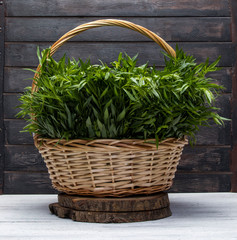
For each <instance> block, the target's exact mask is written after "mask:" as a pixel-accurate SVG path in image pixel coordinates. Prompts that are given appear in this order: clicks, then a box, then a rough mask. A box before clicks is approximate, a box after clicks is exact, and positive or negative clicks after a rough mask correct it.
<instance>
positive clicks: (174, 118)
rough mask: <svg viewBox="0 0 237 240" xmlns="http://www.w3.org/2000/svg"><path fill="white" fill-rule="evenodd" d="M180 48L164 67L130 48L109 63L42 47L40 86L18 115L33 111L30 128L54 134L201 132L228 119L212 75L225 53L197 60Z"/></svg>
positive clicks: (101, 135) (49, 135) (161, 135)
mask: <svg viewBox="0 0 237 240" xmlns="http://www.w3.org/2000/svg"><path fill="white" fill-rule="evenodd" d="M176 50H177V51H176V54H177V57H176V58H173V57H170V56H168V55H166V57H165V64H166V66H165V68H164V69H163V70H162V71H158V70H156V69H155V68H154V67H148V65H147V64H144V65H142V66H136V62H137V56H135V57H133V58H131V57H129V56H128V55H126V54H125V55H123V54H122V53H120V54H119V56H118V60H117V61H114V62H112V63H111V65H112V66H108V65H106V64H105V63H102V62H101V64H100V65H92V64H90V61H89V60H88V61H86V62H83V61H82V60H80V59H79V61H76V60H70V59H68V60H66V58H65V56H64V57H63V58H61V59H60V60H59V61H58V62H57V61H55V60H54V59H53V58H52V57H47V56H48V54H49V51H50V50H49V49H46V50H44V51H43V52H42V53H41V54H40V52H39V51H38V57H39V62H40V64H41V66H42V67H41V71H40V73H39V77H38V78H37V79H36V82H37V88H38V90H37V92H34V93H33V94H31V88H30V87H28V88H27V89H26V91H25V93H24V94H23V95H22V96H21V97H20V101H21V103H22V104H21V106H20V108H21V109H22V110H21V112H20V113H19V114H18V115H17V116H18V117H23V118H25V119H28V121H29V124H28V125H27V126H26V127H25V128H24V129H25V131H28V132H30V133H36V134H39V135H40V136H42V137H46V138H59V139H61V138H66V139H77V138H90V139H93V138H118V139H121V138H141V139H147V138H155V139H156V140H157V142H158V141H160V140H163V139H166V138H168V137H175V138H181V137H183V136H184V135H188V136H191V137H193V138H194V134H195V133H196V132H197V131H198V129H199V127H200V126H203V125H208V122H209V120H211V119H212V120H214V121H215V122H216V123H217V124H223V120H225V119H224V118H222V117H221V116H219V115H218V114H217V113H216V110H217V108H215V107H213V103H214V101H215V99H216V96H217V93H218V92H219V91H220V90H221V89H222V87H221V86H218V85H216V84H213V83H212V81H213V80H212V79H210V78H207V77H206V74H207V73H208V72H212V71H216V70H218V68H217V67H216V65H217V63H218V62H219V60H220V58H218V59H217V60H216V61H215V62H214V63H212V64H209V63H208V60H207V61H206V62H205V63H201V64H197V63H196V62H195V59H194V58H193V57H192V56H188V55H186V54H185V53H184V52H183V51H182V50H180V49H178V48H177V49H176ZM27 116H30V117H31V116H34V117H35V119H36V120H34V118H33V119H32V118H30V119H29V118H27Z"/></svg>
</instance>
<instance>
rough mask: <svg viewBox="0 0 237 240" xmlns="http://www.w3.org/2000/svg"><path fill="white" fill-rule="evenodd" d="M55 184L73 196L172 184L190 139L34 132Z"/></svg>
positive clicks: (162, 188) (140, 190) (148, 189)
mask: <svg viewBox="0 0 237 240" xmlns="http://www.w3.org/2000/svg"><path fill="white" fill-rule="evenodd" d="M34 142H35V146H36V147H37V148H38V150H39V152H40V153H41V155H42V157H43V158H44V161H45V163H46V166H47V168H48V171H49V174H50V179H51V180H52V185H53V187H54V188H55V189H57V190H58V191H62V192H64V193H67V194H69V195H73V194H74V195H81V196H82V195H86V196H95V197H108V196H110V197H126V196H130V195H141V194H153V193H157V192H161V191H165V190H168V189H169V188H170V187H171V185H172V180H173V178H174V176H175V172H176V169H177V165H178V163H179V160H180V157H181V154H182V151H183V147H184V145H185V144H187V143H188V141H187V140H186V139H175V138H169V139H166V140H164V141H162V142H160V143H159V147H158V149H157V147H156V144H155V143H154V140H146V141H144V140H139V139H122V140H116V139H96V140H82V139H76V140H70V141H66V140H59V139H44V138H39V137H37V136H35V137H34Z"/></svg>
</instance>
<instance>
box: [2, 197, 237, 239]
mask: <svg viewBox="0 0 237 240" xmlns="http://www.w3.org/2000/svg"><path fill="white" fill-rule="evenodd" d="M169 198H170V202H171V210H172V213H173V215H172V216H171V217H168V218H165V219H161V220H155V221H147V222H139V223H120V224H116V223H115V224H100V223H80V222H73V221H72V220H70V219H62V218H58V217H56V216H54V215H51V213H50V212H49V210H48V204H49V203H53V202H56V201H57V195H0V239H1V240H8V239H14V240H15V239H24V240H28V239H34V240H35V239H44V240H47V239H57V240H59V239H62V240H71V239H78V240H84V239H85V240H148V239H149V240H151V239H152V240H159V239H161V240H168V239H172V240H176V239H177V240H178V239H180V240H193V239H201V240H206V239H207V240H219V239H220V240H230V239H235V240H237V193H194V194H191V193H179V194H169Z"/></svg>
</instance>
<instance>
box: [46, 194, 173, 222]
mask: <svg viewBox="0 0 237 240" xmlns="http://www.w3.org/2000/svg"><path fill="white" fill-rule="evenodd" d="M49 209H50V211H51V213H53V214H55V215H56V216H58V217H60V218H71V219H72V220H74V221H78V222H94V223H126V222H140V221H148V220H156V219H161V218H165V217H169V216H171V211H170V208H169V198H168V194H167V193H157V194H154V195H150V196H134V197H124V198H93V197H82V196H75V195H67V194H64V193H61V194H59V195H58V203H52V204H50V205H49Z"/></svg>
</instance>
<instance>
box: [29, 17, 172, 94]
mask: <svg viewBox="0 0 237 240" xmlns="http://www.w3.org/2000/svg"><path fill="white" fill-rule="evenodd" d="M103 26H119V27H124V28H129V29H132V30H134V31H137V32H139V33H141V34H143V35H145V36H147V37H148V38H150V39H152V40H153V41H154V42H156V43H157V44H158V45H159V46H160V47H161V48H163V49H164V50H165V51H166V52H167V53H168V54H169V55H171V56H173V57H176V53H175V51H174V49H173V48H172V47H171V46H170V45H169V44H168V43H167V42H166V41H165V40H164V39H162V38H161V37H159V36H158V35H157V34H155V33H154V32H152V31H150V30H148V29H147V28H145V27H142V26H140V25H137V24H134V23H132V22H129V21H125V20H118V19H102V20H97V21H93V22H89V23H85V24H82V25H79V26H78V27H76V28H74V29H72V30H71V31H69V32H67V33H65V34H64V35H63V36H62V37H61V38H60V39H59V40H58V41H56V42H55V43H54V44H53V45H52V46H51V50H50V55H51V56H52V55H53V54H54V53H55V52H56V51H57V49H58V48H59V47H60V46H62V45H63V44H64V43H65V42H66V41H68V40H69V39H71V38H72V37H74V36H76V35H78V34H79V33H81V32H84V31H86V30H88V29H91V28H97V27H103ZM40 68H41V66H40V65H38V67H37V70H36V71H37V72H39V70H40ZM37 76H38V74H37V73H36V74H35V76H34V79H36V78H37ZM34 91H36V85H35V81H33V83H32V93H33V92H34Z"/></svg>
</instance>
